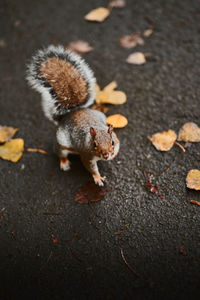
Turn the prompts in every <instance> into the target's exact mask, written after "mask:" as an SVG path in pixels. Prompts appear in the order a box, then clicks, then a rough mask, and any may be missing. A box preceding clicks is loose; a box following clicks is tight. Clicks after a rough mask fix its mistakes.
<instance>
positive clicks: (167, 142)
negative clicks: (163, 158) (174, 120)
mask: <svg viewBox="0 0 200 300" xmlns="http://www.w3.org/2000/svg"><path fill="white" fill-rule="evenodd" d="M176 137H177V135H176V133H175V132H174V131H173V130H171V129H169V130H167V131H163V132H158V133H155V134H154V135H152V136H151V137H148V138H149V140H150V141H151V142H152V144H153V145H154V147H155V148H156V149H157V150H160V151H169V150H170V149H171V148H172V147H173V145H174V143H175V141H176Z"/></svg>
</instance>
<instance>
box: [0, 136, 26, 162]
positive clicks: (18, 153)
mask: <svg viewBox="0 0 200 300" xmlns="http://www.w3.org/2000/svg"><path fill="white" fill-rule="evenodd" d="M23 150H24V140H23V139H13V140H10V141H8V142H6V143H5V144H3V145H2V146H0V158H2V159H5V160H10V161H12V162H17V161H18V160H19V159H20V158H21V157H22V154H23Z"/></svg>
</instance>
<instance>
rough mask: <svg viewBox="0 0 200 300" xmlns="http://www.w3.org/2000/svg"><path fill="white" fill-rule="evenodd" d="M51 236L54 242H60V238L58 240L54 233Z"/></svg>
mask: <svg viewBox="0 0 200 300" xmlns="http://www.w3.org/2000/svg"><path fill="white" fill-rule="evenodd" d="M51 237H52V241H53V243H54V244H58V240H57V238H56V237H55V235H54V234H52V235H51Z"/></svg>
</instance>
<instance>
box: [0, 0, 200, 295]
mask: <svg viewBox="0 0 200 300" xmlns="http://www.w3.org/2000/svg"><path fill="white" fill-rule="evenodd" d="M107 3H108V2H107V1H99V0H87V1H81V0H74V1H69V0H57V1H53V0H48V1H39V0H35V1H25V0H20V1H11V0H10V1H9V0H1V2H0V16H1V17H0V28H1V30H0V32H1V33H0V40H3V41H4V42H5V44H4V45H2V42H1V47H0V113H1V114H0V120H1V121H0V124H1V125H10V126H14V127H18V128H19V132H18V133H17V135H16V136H17V137H22V138H24V140H25V147H31V148H42V149H44V150H46V151H47V152H48V153H49V154H48V155H47V156H45V155H42V154H40V153H28V152H25V153H24V155H23V157H22V159H21V160H20V161H19V162H18V163H16V164H14V163H11V162H7V161H3V160H1V161H0V215H1V216H2V217H1V219H0V224H1V231H0V241H1V242H0V243H1V245H0V277H1V280H0V294H1V298H0V299H1V300H12V299H38V300H40V299H170V300H171V299H177V298H178V297H181V299H189V298H190V299H198V297H199V296H200V292H199V291H200V277H199V271H200V233H199V228H200V227H199V213H200V211H199V207H198V206H195V205H192V204H190V200H191V199H194V200H200V192H194V191H192V190H189V189H187V188H186V185H185V178H186V175H187V172H188V171H189V170H190V169H198V168H200V162H199V158H200V154H199V153H200V145H199V144H198V143H197V144H191V145H190V146H189V147H187V148H186V150H187V151H186V152H185V153H184V152H183V151H182V150H181V149H180V148H179V147H177V146H174V147H173V149H171V150H170V151H169V152H166V153H162V152H158V151H157V150H156V149H155V148H154V147H153V146H152V145H151V143H150V141H149V140H148V139H147V136H148V135H151V134H153V133H155V132H158V131H163V130H167V129H169V128H171V129H173V130H175V131H176V132H178V130H179V128H180V127H181V126H182V125H183V124H184V123H185V122H187V121H192V122H196V123H197V124H198V125H200V118H199V101H200V89H199V86H200V80H199V78H200V77H199V75H200V71H199V62H200V51H199V34H200V23H199V20H200V2H199V1H198V0H191V1H188V0H182V1H172V0H168V1H165V0H162V1H161V0H160V1H153V0H151V1H150V0H148V1H147V0H146V1H139V0H135V1H131V0H127V6H126V7H125V8H123V9H113V11H112V13H111V15H110V16H109V18H108V19H107V20H106V21H104V22H103V23H101V24H99V23H89V22H86V21H85V20H84V15H85V14H86V13H88V12H89V11H90V10H92V9H94V8H96V7H98V6H106V5H107ZM147 16H148V17H147ZM152 21H153V26H154V32H153V34H152V36H150V37H149V38H147V39H145V44H144V45H143V46H137V48H135V49H130V50H126V49H124V48H122V47H121V46H120V45H119V42H118V40H119V38H120V37H121V36H123V35H125V34H130V33H132V32H136V31H138V30H139V31H143V30H145V29H147V28H149V27H150V26H151V25H152V24H150V23H152ZM149 22H150V23H149ZM77 39H83V40H86V41H88V42H89V43H90V44H91V45H92V46H93V47H94V51H92V52H91V53H89V54H87V55H85V56H84V57H85V59H86V60H87V62H88V63H89V64H90V66H91V68H92V69H93V70H94V72H95V75H96V77H97V80H98V82H99V84H100V86H101V87H103V86H105V85H106V84H108V83H109V82H111V81H112V80H116V81H117V82H118V84H119V89H121V90H123V91H125V92H126V94H127V97H128V101H127V103H126V104H124V105H123V106H121V107H119V106H116V107H114V106H112V107H111V108H110V111H109V113H108V114H113V113H118V112H120V113H122V114H123V115H125V116H126V117H127V118H128V120H129V124H128V126H127V127H126V128H124V129H121V130H118V131H116V132H117V134H118V137H119V138H120V141H121V150H120V153H119V155H118V157H117V158H116V159H115V160H114V161H112V162H108V163H107V162H100V163H99V166H100V171H101V173H102V174H103V175H106V176H107V186H108V187H109V188H110V191H109V192H107V193H106V195H105V197H104V199H103V200H101V201H100V202H98V203H95V204H93V205H92V206H88V205H87V204H85V205H84V204H82V205H81V204H78V203H76V202H75V201H74V195H75V193H76V191H77V190H78V188H79V187H81V186H82V185H83V184H84V183H85V182H87V181H89V180H91V177H90V175H89V174H88V172H87V171H86V170H85V169H84V167H83V166H82V164H81V162H80V160H79V158H78V157H72V159H71V161H72V169H71V171H70V172H69V173H64V172H62V171H60V170H59V163H58V159H57V157H56V156H55V154H54V152H53V143H54V140H55V128H54V125H53V124H51V123H50V122H49V121H48V120H47V119H45V118H44V116H43V113H42V111H41V107H40V96H39V94H37V93H36V92H34V91H32V90H30V88H29V87H28V86H27V84H26V82H25V70H26V63H27V62H28V60H29V59H30V57H31V56H32V54H33V53H34V51H35V50H37V49H38V48H41V47H43V46H47V45H49V44H51V43H60V44H63V45H67V44H68V43H69V42H70V41H72V40H77ZM134 51H142V52H144V53H149V52H150V53H152V57H149V59H148V61H147V63H146V64H144V65H142V66H135V65H129V64H127V63H126V62H125V60H126V58H127V56H128V54H130V53H132V52H134ZM183 145H184V144H183ZM144 172H146V173H147V175H148V176H150V175H151V174H152V175H153V178H154V179H153V183H154V184H156V185H157V186H158V187H159V190H160V192H161V193H162V195H163V196H164V198H165V199H161V198H159V197H158V196H157V195H156V194H153V193H151V192H150V191H149V190H148V189H147V187H146V179H145V177H144ZM49 212H50V213H58V214H57V215H51V214H50V215H49V214H46V213H49ZM119 231H122V233H121V234H120V235H119V234H117V233H118V232H119ZM52 234H53V235H54V236H55V237H56V239H57V240H58V243H53V241H52ZM180 246H182V247H183V249H184V250H185V251H186V254H187V255H183V254H181V253H180ZM121 249H122V250H121ZM121 251H122V252H121ZM122 254H123V255H124V260H123V258H122ZM126 263H127V264H126ZM128 266H129V267H132V268H133V269H134V270H135V271H136V272H137V274H138V275H139V276H136V275H135V274H134V272H133V270H130V269H129V267H128ZM197 293H198V296H195V295H196V294H197ZM196 297H197V298H196Z"/></svg>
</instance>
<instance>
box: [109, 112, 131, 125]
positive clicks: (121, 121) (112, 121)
mask: <svg viewBox="0 0 200 300" xmlns="http://www.w3.org/2000/svg"><path fill="white" fill-rule="evenodd" d="M106 121H107V124H109V125H112V126H113V127H114V128H123V127H125V126H126V125H127V124H128V120H127V118H126V117H124V116H122V115H120V114H115V115H111V116H109V117H107V119H106Z"/></svg>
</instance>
